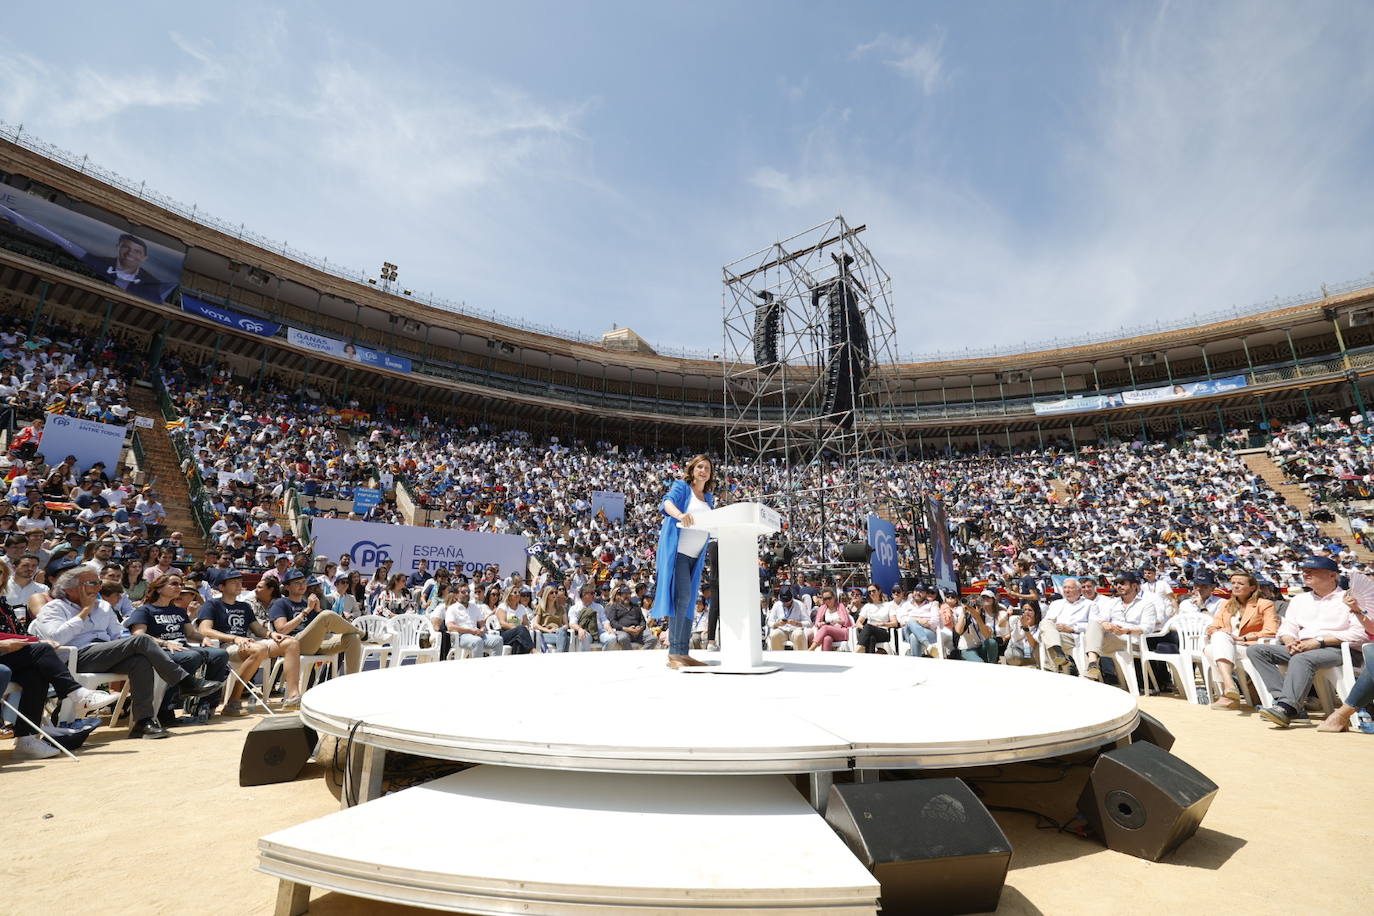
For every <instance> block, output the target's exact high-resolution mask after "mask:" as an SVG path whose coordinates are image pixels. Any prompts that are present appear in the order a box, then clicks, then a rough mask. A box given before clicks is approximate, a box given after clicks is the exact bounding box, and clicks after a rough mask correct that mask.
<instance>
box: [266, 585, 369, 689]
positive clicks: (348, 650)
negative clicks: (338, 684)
mask: <svg viewBox="0 0 1374 916" xmlns="http://www.w3.org/2000/svg"><path fill="white" fill-rule="evenodd" d="M307 578H308V577H307V576H306V574H305V573H304V572H302V571H301V570H299V569H297V568H296V567H294V566H293V567H291V568H290V569H288V570H287V571H286V572H285V573H284V574H283V576H282V584H283V586H284V587H285V589H286V594H285V595H283V596H282V597H280V598H278V599H277V600H275V601H273V602H272V606H271V607H269V608H268V609H267V617H268V619H269V621H270V622H271V624H272V630H273V631H274V632H276V633H280V634H282V635H284V636H294V637H296V641H297V642H298V643H299V644H300V653H301V655H338V654H340V653H342V654H343V657H344V672H345V673H347V674H355V673H357V671H358V670H359V669H360V668H362V664H363V636H364V635H366V634H364V633H363V632H362V631H361V630H359V629H358V628H357V627H355V626H353V624H351V623H349V622H348V621H347V620H344V619H343V618H342V617H340V616H339V615H338V614H336V613H334V612H333V611H326V610H322V609H321V606H320V599H319V598H317V597H316V596H314V595H310V596H308V597H307V596H306V593H305V590H306V582H307Z"/></svg>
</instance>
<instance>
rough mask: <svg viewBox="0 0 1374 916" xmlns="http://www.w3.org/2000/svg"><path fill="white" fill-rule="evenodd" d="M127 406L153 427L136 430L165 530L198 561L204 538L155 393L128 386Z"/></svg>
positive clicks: (202, 553) (203, 545)
mask: <svg viewBox="0 0 1374 916" xmlns="http://www.w3.org/2000/svg"><path fill="white" fill-rule="evenodd" d="M129 405H130V406H131V407H133V408H134V410H135V411H137V413H138V415H139V416H143V417H152V418H153V428H152V429H141V430H139V440H140V441H141V442H142V444H143V457H144V461H145V462H146V463H147V477H148V478H149V479H154V478H155V479H156V484H155V489H156V490H157V492H158V495H159V496H160V497H161V499H162V506H163V509H164V510H165V511H166V513H167V531H168V532H172V531H180V532H181V533H182V535H183V537H182V543H183V544H185V545H186V548H187V549H188V550H190V551H191V554H192V556H194V557H195V558H197V559H199V558H201V557H202V556H204V552H205V547H206V544H205V539H204V538H203V537H201V534H200V526H199V525H197V524H196V519H195V514H194V513H192V511H191V489H190V486H189V485H188V484H187V482H186V475H185V474H183V473H182V471H181V465H180V463H179V462H178V460H177V451H176V446H174V445H173V444H172V438H171V436H170V435H169V434H168V432H167V426H166V424H165V423H163V421H162V407H161V405H160V404H159V403H158V398H157V393H156V392H155V391H153V390H152V389H149V388H144V387H143V386H141V385H130V386H129Z"/></svg>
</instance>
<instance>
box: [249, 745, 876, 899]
mask: <svg viewBox="0 0 1374 916" xmlns="http://www.w3.org/2000/svg"><path fill="white" fill-rule="evenodd" d="M258 847H259V866H258V867H259V870H260V871H263V872H265V873H267V874H269V875H273V876H275V877H278V878H281V879H282V880H283V882H284V884H283V893H282V894H281V896H280V897H279V898H278V899H279V909H278V913H279V914H284V913H290V912H296V913H299V912H303V909H301V904H302V903H303V902H304V901H303V896H304V895H303V888H302V886H305V887H316V888H323V889H328V890H334V891H339V892H341V893H345V894H350V895H354V896H359V897H366V898H370V899H375V900H385V901H388V902H393V903H402V904H410V905H414V906H421V907H427V908H431V909H439V910H452V911H459V912H465V913H474V914H510V913H521V914H529V916H566V914H577V916H590V914H594V913H615V914H622V916H650V914H654V916H663V914H673V913H692V914H698V916H705V914H712V916H726V914H728V916H743V914H746V913H749V914H752V913H758V912H759V911H760V910H767V912H769V913H770V914H771V913H776V914H778V916H782V914H789V916H790V914H802V916H860V914H864V916H871V914H874V913H875V912H876V910H877V897H878V885H877V882H876V881H875V880H874V878H873V876H872V875H871V874H869V872H868V871H867V870H866V869H865V868H864V867H863V866H862V865H861V864H860V863H859V861H858V860H857V859H855V858H854V856H853V855H852V854H851V853H850V851H849V849H848V848H847V847H846V846H845V845H844V843H843V842H842V841H841V840H840V839H839V838H838V837H837V836H836V835H835V834H834V832H833V831H832V830H831V829H830V827H829V826H827V825H826V823H825V821H824V819H823V818H822V817H821V816H820V815H818V814H817V813H816V812H815V811H814V810H813V809H812V808H811V806H810V805H809V804H808V803H807V802H806V800H805V799H804V798H803V797H802V796H801V795H800V794H799V793H798V792H797V791H796V789H795V788H794V786H793V785H792V783H791V782H790V781H789V780H788V779H787V778H786V777H782V776H705V777H703V776H667V775H648V774H610V773H592V772H560V771H549V770H536V769H523V768H513V767H493V766H479V767H474V768H472V769H469V770H465V771H464V772H462V773H456V774H454V775H452V776H447V777H444V778H443V779H438V780H435V781H434V782H431V783H428V784H426V785H423V786H417V787H415V788H412V789H406V790H404V791H401V792H397V793H395V794H393V795H388V796H385V797H383V798H380V799H376V800H374V801H371V802H367V803H366V804H362V805H358V806H356V807H353V808H348V809H346V810H343V811H339V812H337V813H333V814H328V815H326V816H324V817H321V818H318V819H316V820H313V821H309V822H307V823H305V824H300V825H297V826H295V827H290V828H287V829H286V830H281V831H278V832H277V833H273V834H270V835H268V836H265V837H263V838H262V839H261V840H259V841H258ZM292 884H294V885H296V887H294V888H293V887H291V885H292Z"/></svg>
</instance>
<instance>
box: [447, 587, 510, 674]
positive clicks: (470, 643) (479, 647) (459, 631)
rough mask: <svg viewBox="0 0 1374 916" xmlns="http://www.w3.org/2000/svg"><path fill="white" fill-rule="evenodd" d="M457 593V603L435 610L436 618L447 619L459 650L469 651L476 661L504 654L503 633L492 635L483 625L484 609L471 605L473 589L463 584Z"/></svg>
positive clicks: (456, 590) (450, 635)
mask: <svg viewBox="0 0 1374 916" xmlns="http://www.w3.org/2000/svg"><path fill="white" fill-rule="evenodd" d="M454 591H455V592H456V594H457V600H455V601H453V602H451V603H449V604H443V605H439V606H438V607H436V608H435V616H436V617H437V616H439V615H440V614H442V616H443V627H444V629H445V630H447V631H448V633H449V638H450V639H452V640H454V641H455V642H457V644H458V647H459V648H461V649H466V650H467V651H468V654H470V655H471V656H472V657H473V658H481V657H482V656H484V655H500V654H501V651H502V648H503V644H502V642H501V634H500V633H488V632H487V630H486V628H485V627H484V626H482V620H481V616H480V615H481V613H482V612H481V610H480V607H481V606H480V605H475V604H471V603H470V599H471V597H472V589H471V588H470V587H469V586H468V584H467V583H466V582H462V583H459V584H458V586H457V587H456V588H455V589H454Z"/></svg>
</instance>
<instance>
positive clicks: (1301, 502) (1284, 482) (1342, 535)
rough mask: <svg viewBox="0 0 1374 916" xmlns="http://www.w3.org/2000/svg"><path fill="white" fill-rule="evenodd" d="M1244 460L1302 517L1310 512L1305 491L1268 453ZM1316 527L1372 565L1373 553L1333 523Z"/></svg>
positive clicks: (1322, 523)
mask: <svg viewBox="0 0 1374 916" xmlns="http://www.w3.org/2000/svg"><path fill="white" fill-rule="evenodd" d="M1244 458H1245V466H1246V467H1248V468H1249V469H1250V470H1252V471H1254V472H1255V473H1256V474H1258V475H1259V476H1260V479H1261V480H1263V481H1264V482H1265V483H1266V484H1268V486H1269V488H1270V489H1271V490H1273V491H1274V492H1275V493H1278V494H1279V495H1280V496H1282V497H1283V498H1284V499H1286V500H1287V501H1288V502H1289V503H1290V504H1292V505H1294V506H1297V507H1298V508H1299V509H1301V510H1302V512H1303V514H1304V515H1305V514H1307V513H1309V512H1311V511H1312V498H1311V497H1310V496H1308V495H1307V489H1306V488H1305V487H1303V486H1301V485H1300V484H1297V483H1294V482H1293V481H1292V480H1291V479H1289V478H1288V477H1287V476H1285V475H1284V473H1283V471H1282V470H1281V469H1280V468H1279V466H1278V465H1277V464H1275V463H1274V460H1273V459H1272V458H1270V457H1269V453H1268V452H1264V451H1259V452H1250V453H1249V454H1246V455H1245V456H1244ZM1317 527H1318V528H1319V529H1321V532H1322V534H1324V535H1326V536H1327V537H1329V538H1333V539H1339V540H1340V541H1342V542H1344V543H1346V544H1349V545H1350V546H1351V549H1353V550H1354V551H1355V556H1356V557H1358V558H1359V559H1360V561H1361V562H1364V563H1374V551H1371V550H1369V549H1368V548H1367V547H1363V546H1361V545H1357V544H1355V542H1354V538H1352V537H1351V536H1350V533H1349V532H1347V531H1345V530H1344V529H1342V528H1341V527H1340V526H1339V525H1337V524H1335V523H1333V522H1317Z"/></svg>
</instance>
